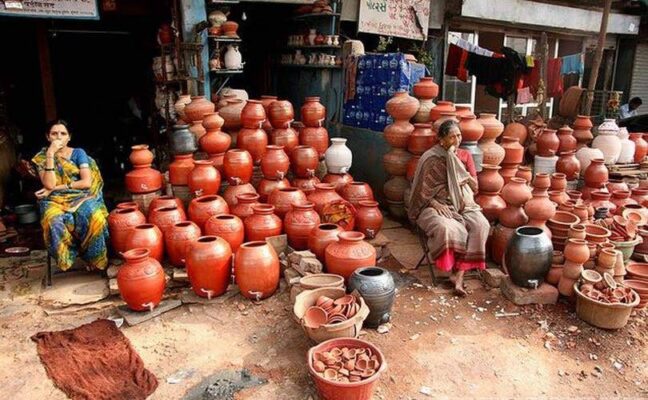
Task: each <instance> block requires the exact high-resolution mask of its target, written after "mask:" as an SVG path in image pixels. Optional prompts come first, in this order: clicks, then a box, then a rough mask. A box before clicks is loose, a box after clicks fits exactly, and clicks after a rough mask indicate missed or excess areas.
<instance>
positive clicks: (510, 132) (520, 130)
mask: <svg viewBox="0 0 648 400" xmlns="http://www.w3.org/2000/svg"><path fill="white" fill-rule="evenodd" d="M502 135H503V136H510V137H514V138H516V139H517V141H518V143H520V144H521V145H524V143H525V142H526V140H527V136H528V131H527V127H526V126H524V125H523V124H521V123H519V122H511V123H510V124H508V125H506V127H505V128H504V132H503V133H502Z"/></svg>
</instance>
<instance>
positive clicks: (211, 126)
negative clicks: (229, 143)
mask: <svg viewBox="0 0 648 400" xmlns="http://www.w3.org/2000/svg"><path fill="white" fill-rule="evenodd" d="M224 123H225V120H224V119H223V117H221V116H220V114H219V113H218V112H213V113H208V114H205V115H203V118H202V124H203V127H204V128H205V130H207V132H209V131H218V130H220V129H221V128H222V127H223V124H224ZM223 151H224V150H223Z"/></svg>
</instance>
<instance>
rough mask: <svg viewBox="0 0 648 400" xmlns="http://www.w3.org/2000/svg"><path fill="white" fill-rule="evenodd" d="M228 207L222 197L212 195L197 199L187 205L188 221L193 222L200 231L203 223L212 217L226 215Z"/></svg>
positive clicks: (203, 226)
mask: <svg viewBox="0 0 648 400" xmlns="http://www.w3.org/2000/svg"><path fill="white" fill-rule="evenodd" d="M228 213H229V207H228V205H227V203H226V202H225V200H223V198H222V197H220V196H218V195H215V194H212V195H205V196H200V197H197V198H195V199H193V200H191V203H189V219H190V220H191V221H193V222H195V223H196V224H197V225H198V226H199V227H200V230H201V231H204V230H205V223H206V222H207V220H208V219H209V218H211V217H213V216H214V215H219V214H228Z"/></svg>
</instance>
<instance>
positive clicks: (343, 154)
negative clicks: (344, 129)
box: [324, 138, 353, 174]
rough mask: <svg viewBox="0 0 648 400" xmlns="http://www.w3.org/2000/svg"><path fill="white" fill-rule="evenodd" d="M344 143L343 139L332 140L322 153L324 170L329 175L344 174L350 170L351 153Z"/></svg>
mask: <svg viewBox="0 0 648 400" xmlns="http://www.w3.org/2000/svg"><path fill="white" fill-rule="evenodd" d="M346 141H347V140H346V139H345V138H332V139H331V146H330V147H329V148H328V149H326V152H325V153H324V160H325V161H326V168H327V169H328V172H329V173H331V174H345V173H347V172H349V170H350V169H351V164H352V163H353V153H352V152H351V149H349V148H348V147H347V145H346Z"/></svg>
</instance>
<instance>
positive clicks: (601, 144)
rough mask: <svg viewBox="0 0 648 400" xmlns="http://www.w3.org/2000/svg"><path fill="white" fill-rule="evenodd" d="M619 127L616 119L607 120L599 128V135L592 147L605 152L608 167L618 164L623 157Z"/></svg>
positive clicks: (604, 156) (604, 158)
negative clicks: (621, 156) (620, 157)
mask: <svg viewBox="0 0 648 400" xmlns="http://www.w3.org/2000/svg"><path fill="white" fill-rule="evenodd" d="M618 134H619V127H618V125H617V124H616V122H615V120H614V119H605V120H604V121H603V123H602V124H601V125H599V127H598V135H596V137H595V138H594V141H593V142H592V147H593V148H595V149H599V150H601V151H602V152H603V160H604V161H605V164H607V165H613V164H616V162H617V160H618V159H619V156H620V155H621V139H619V136H618Z"/></svg>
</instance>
